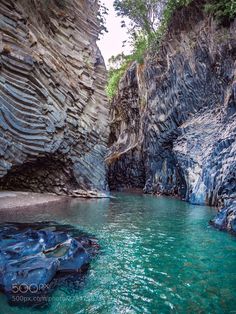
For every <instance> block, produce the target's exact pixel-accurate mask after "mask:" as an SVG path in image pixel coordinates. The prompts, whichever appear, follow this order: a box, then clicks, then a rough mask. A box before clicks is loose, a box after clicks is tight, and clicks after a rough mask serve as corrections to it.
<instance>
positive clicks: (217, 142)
mask: <svg viewBox="0 0 236 314" xmlns="http://www.w3.org/2000/svg"><path fill="white" fill-rule="evenodd" d="M235 57H236V21H234V22H232V23H229V24H228V25H219V24H217V23H216V21H214V20H213V18H212V17H209V16H207V15H206V14H205V13H204V12H203V11H202V9H201V8H200V5H199V2H198V1H195V2H193V4H191V6H190V7H185V8H182V9H181V10H178V11H177V12H176V13H175V14H174V16H173V19H172V21H171V24H170V26H169V30H168V33H167V35H166V37H165V38H164V40H163V44H162V45H161V47H160V49H157V51H155V48H152V51H151V52H149V53H148V54H147V55H146V57H145V61H144V64H137V63H133V64H132V65H130V67H129V69H128V70H127V71H126V73H125V75H124V77H123V78H122V80H121V82H120V85H119V91H118V94H117V96H116V97H115V99H114V100H113V102H112V110H111V116H112V118H111V120H112V122H111V134H110V141H109V142H110V148H109V153H108V156H107V162H108V163H109V165H110V166H109V184H110V186H111V187H112V188H114V187H115V186H118V188H130V187H142V188H143V189H144V191H145V192H149V193H160V194H166V195H175V196H179V197H181V198H183V199H185V200H187V201H190V202H191V203H194V204H208V205H213V206H218V207H223V206H224V208H225V209H224V213H225V215H224V217H225V220H224V225H225V226H227V228H228V229H231V230H233V228H235V225H236V210H235V207H234V210H233V209H232V204H233V201H234V199H235V197H236V80H235V79H236V62H235ZM230 206H231V207H230ZM229 208H230V209H229ZM228 210H230V212H228ZM221 216H222V215H221ZM229 217H230V218H229ZM233 226H234V227H233ZM234 230H235V231H236V228H235V229H234Z"/></svg>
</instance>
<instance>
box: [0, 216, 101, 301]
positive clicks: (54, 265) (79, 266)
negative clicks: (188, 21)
mask: <svg viewBox="0 0 236 314" xmlns="http://www.w3.org/2000/svg"><path fill="white" fill-rule="evenodd" d="M0 227H1V229H0V230H1V231H0V240H1V244H0V248H1V250H0V266H1V267H0V290H1V291H2V292H4V293H5V294H6V296H7V298H8V301H9V303H10V304H13V305H24V306H25V305H31V306H34V307H35V306H40V307H42V306H43V305H46V304H47V303H48V302H49V299H50V298H49V297H50V296H51V294H52V292H53V291H54V290H55V289H56V288H57V287H58V286H60V285H64V286H70V287H71V285H72V284H73V286H74V287H75V288H76V287H77V289H78V288H79V287H80V283H81V282H82V279H83V276H84V274H85V272H86V271H87V270H88V267H89V264H90V262H91V259H92V258H93V257H94V256H95V255H97V254H98V250H99V245H98V243H97V240H96V239H94V238H92V237H91V236H89V235H87V234H84V233H83V232H81V231H79V230H76V229H75V228H73V227H72V226H70V225H59V224H56V223H53V222H47V223H45V222H42V223H35V224H22V223H5V224H1V225H0Z"/></svg>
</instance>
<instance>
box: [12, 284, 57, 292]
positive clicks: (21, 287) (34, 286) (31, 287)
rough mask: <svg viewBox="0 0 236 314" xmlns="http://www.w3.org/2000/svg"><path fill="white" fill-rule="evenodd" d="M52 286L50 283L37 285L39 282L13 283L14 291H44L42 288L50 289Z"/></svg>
mask: <svg viewBox="0 0 236 314" xmlns="http://www.w3.org/2000/svg"><path fill="white" fill-rule="evenodd" d="M50 288H51V287H50V284H40V285H37V284H30V285H27V284H25V283H22V284H20V285H19V284H13V285H12V289H11V290H12V293H16V294H18V293H22V294H24V293H28V292H30V293H38V292H39V291H42V290H49V289H50Z"/></svg>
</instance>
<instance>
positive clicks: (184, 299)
mask: <svg viewBox="0 0 236 314" xmlns="http://www.w3.org/2000/svg"><path fill="white" fill-rule="evenodd" d="M116 196H117V198H116V199H111V200H108V199H104V200H88V201H87V200H86V201H77V200H76V201H75V200H74V201H73V202H72V204H71V205H70V206H67V207H66V208H64V207H63V208H60V207H59V206H57V207H56V208H52V210H51V211H50V212H48V211H45V210H43V209H42V210H37V211H36V210H33V209H32V211H27V212H24V213H23V212H17V213H14V214H13V213H12V214H11V213H9V212H8V213H4V214H3V213H0V221H22V222H30V221H34V222H35V221H46V220H54V221H57V222H60V223H70V224H73V225H75V226H77V227H78V228H80V229H83V230H84V231H87V232H90V233H93V234H94V235H96V237H97V238H98V239H99V242H100V244H101V246H102V254H101V255H100V256H99V257H98V258H97V259H96V260H95V261H94V262H93V263H92V265H91V268H90V271H89V274H88V277H87V279H86V281H85V284H84V288H83V289H81V290H80V291H77V292H76V293H75V292H73V293H72V292H71V291H68V290H65V289H64V290H57V291H56V292H55V293H54V294H53V298H52V302H51V305H50V307H48V308H47V309H44V310H41V311H38V310H37V311H36V310H34V311H33V310H32V309H26V308H25V309H22V308H21V309H19V308H13V307H10V306H8V305H7V304H6V301H5V297H4V296H3V295H1V296H0V313H2V314H11V313H12V314H13V313H14V314H15V313H19V314H21V313H24V314H28V313H35V314H36V313H37V314H38V313H42V314H46V313H47V314H49V313H50V314H54V313H58V314H75V313H86V314H87V313H88V314H90V313H91V314H92V313H99V314H100V313H105V314H107V313H108V314H110V313H111V314H113V313H114V314H116V313H154V314H161V313H181V314H185V313H227V314H228V313H236V237H233V236H231V235H229V234H226V233H223V232H219V231H217V230H215V229H212V228H211V227H209V226H208V221H209V219H211V218H212V217H213V216H214V215H215V210H214V209H212V208H208V207H200V206H195V205H190V204H188V203H184V202H181V201H178V200H174V199H170V198H156V197H153V196H150V195H138V194H116Z"/></svg>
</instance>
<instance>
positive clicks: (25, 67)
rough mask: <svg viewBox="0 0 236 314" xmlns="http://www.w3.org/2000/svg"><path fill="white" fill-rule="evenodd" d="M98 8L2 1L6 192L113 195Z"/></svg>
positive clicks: (0, 155)
mask: <svg viewBox="0 0 236 314" xmlns="http://www.w3.org/2000/svg"><path fill="white" fill-rule="evenodd" d="M98 10H99V7H98V4H97V1H92V0H86V1H85V0H37V1H35V0H1V1H0V188H1V189H11V190H12V189H13V190H31V191H36V192H54V193H57V194H70V195H81V194H82V195H86V193H87V191H90V190H92V191H95V192H96V191H106V190H107V183H106V169H105V163H104V156H105V154H106V147H107V142H108V136H109V127H108V118H109V117H108V113H109V109H108V102H107V99H106V96H105V92H104V90H105V84H106V69H105V66H104V61H103V58H102V56H101V54H100V51H99V49H98V47H97V45H96V40H97V39H98V35H99V31H100V23H99V20H98V18H97V13H98ZM91 193H92V194H93V192H91ZM95 194H96V193H95Z"/></svg>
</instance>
